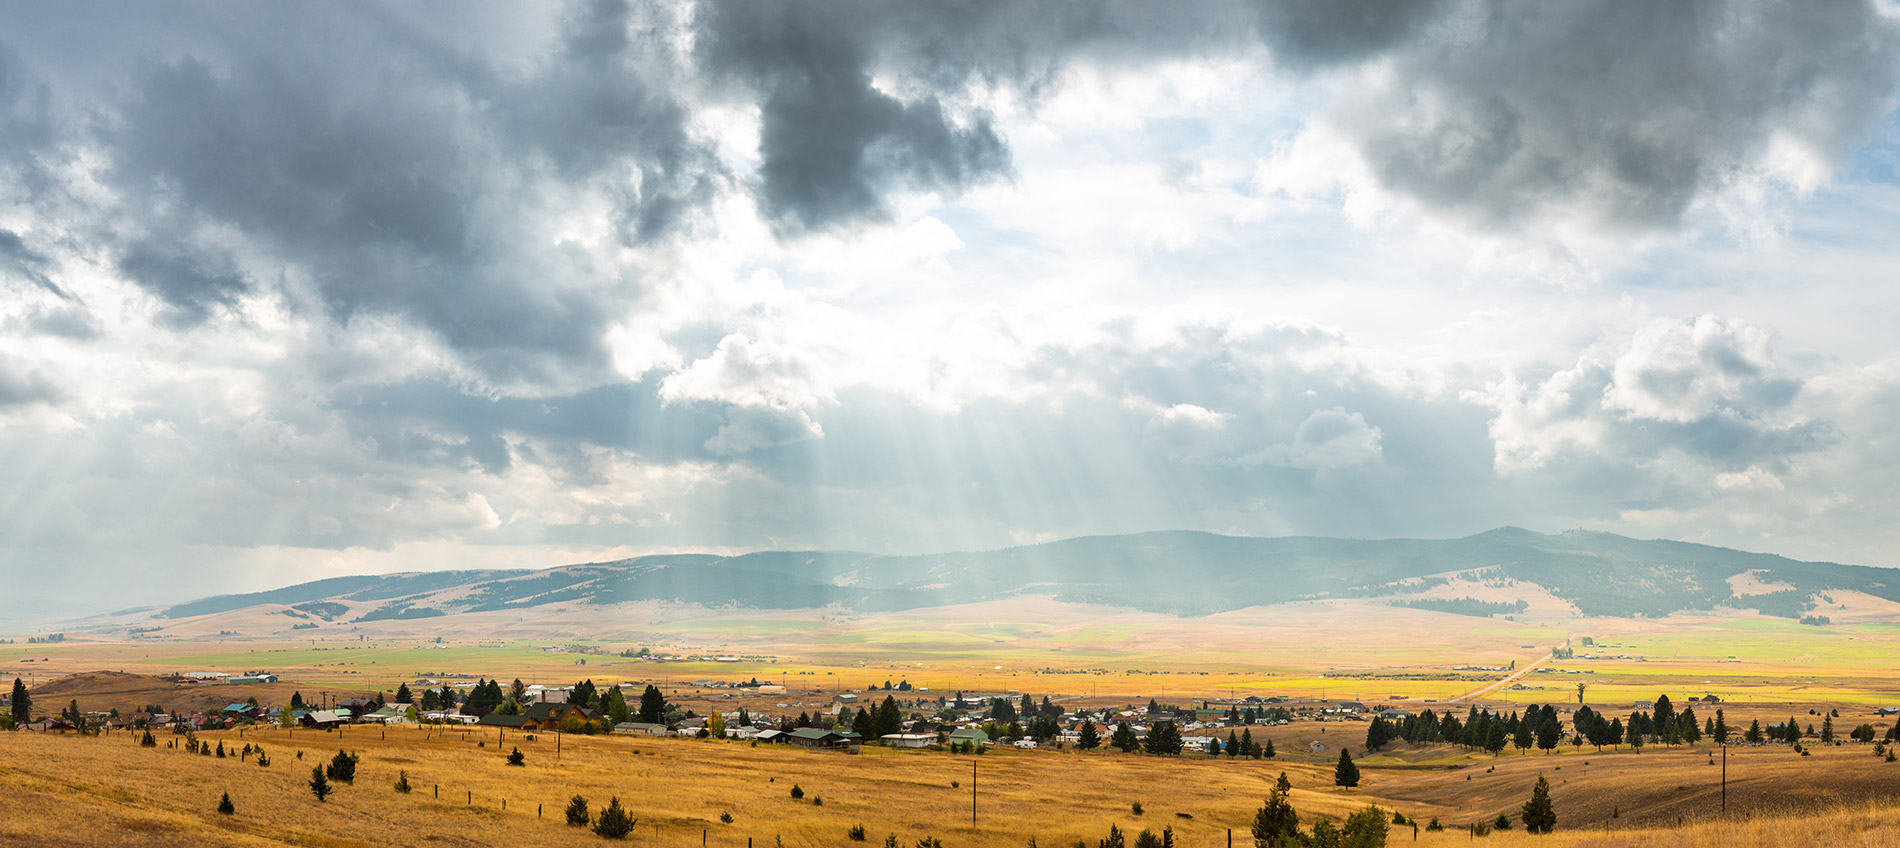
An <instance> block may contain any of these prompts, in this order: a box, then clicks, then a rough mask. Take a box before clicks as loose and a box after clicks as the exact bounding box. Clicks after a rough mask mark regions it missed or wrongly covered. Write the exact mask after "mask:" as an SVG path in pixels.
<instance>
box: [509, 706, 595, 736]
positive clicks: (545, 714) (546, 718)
mask: <svg viewBox="0 0 1900 848" xmlns="http://www.w3.org/2000/svg"><path fill="white" fill-rule="evenodd" d="M522 715H524V716H527V718H528V723H527V724H526V725H523V726H524V727H526V728H528V729H529V730H547V729H558V728H559V727H560V726H561V722H563V721H566V720H568V719H570V718H574V719H579V720H581V721H592V720H593V719H594V716H595V715H596V713H595V712H594V711H593V710H590V709H588V708H586V707H583V706H581V705H579V704H570V703H567V702H566V701H562V702H560V703H551V702H547V701H543V702H541V703H538V704H529V705H528V710H527V712H524V713H522Z"/></svg>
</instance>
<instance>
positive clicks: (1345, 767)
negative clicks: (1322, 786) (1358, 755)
mask: <svg viewBox="0 0 1900 848" xmlns="http://www.w3.org/2000/svg"><path fill="white" fill-rule="evenodd" d="M1333 784H1334V785H1335V786H1344V787H1346V788H1348V789H1350V788H1352V787H1354V786H1358V785H1359V767H1358V766H1356V765H1353V764H1352V754H1351V753H1349V752H1347V750H1346V749H1345V748H1341V749H1339V764H1338V765H1335V766H1333Z"/></svg>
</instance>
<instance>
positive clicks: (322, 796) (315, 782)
mask: <svg viewBox="0 0 1900 848" xmlns="http://www.w3.org/2000/svg"><path fill="white" fill-rule="evenodd" d="M330 791H331V790H330V779H329V778H328V777H325V776H324V774H323V766H316V767H314V768H312V769H310V792H311V794H313V795H315V796H317V800H319V801H324V800H327V799H329V797H330Z"/></svg>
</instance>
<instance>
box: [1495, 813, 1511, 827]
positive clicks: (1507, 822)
mask: <svg viewBox="0 0 1900 848" xmlns="http://www.w3.org/2000/svg"><path fill="white" fill-rule="evenodd" d="M1491 828H1492V829H1493V830H1500V831H1504V830H1510V829H1511V817H1510V816H1508V815H1506V814H1504V813H1498V817H1497V818H1495V819H1492V820H1491Z"/></svg>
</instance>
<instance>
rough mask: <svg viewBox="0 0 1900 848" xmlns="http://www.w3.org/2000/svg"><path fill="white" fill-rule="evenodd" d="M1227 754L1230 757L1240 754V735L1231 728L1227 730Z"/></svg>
mask: <svg viewBox="0 0 1900 848" xmlns="http://www.w3.org/2000/svg"><path fill="white" fill-rule="evenodd" d="M1227 756H1228V758H1229V759H1232V758H1234V757H1238V756H1240V737H1238V736H1235V735H1234V732H1233V731H1231V730H1229V731H1227Z"/></svg>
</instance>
